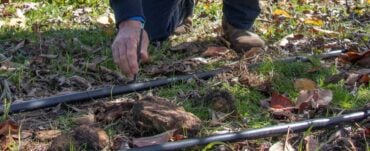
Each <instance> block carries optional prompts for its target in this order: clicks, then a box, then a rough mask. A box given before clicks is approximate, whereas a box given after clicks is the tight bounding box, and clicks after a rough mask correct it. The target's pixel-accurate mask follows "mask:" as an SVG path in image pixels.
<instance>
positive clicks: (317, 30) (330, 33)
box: [312, 26, 340, 35]
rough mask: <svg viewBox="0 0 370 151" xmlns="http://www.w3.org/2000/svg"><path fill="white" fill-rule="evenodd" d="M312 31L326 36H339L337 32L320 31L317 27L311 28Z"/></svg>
mask: <svg viewBox="0 0 370 151" xmlns="http://www.w3.org/2000/svg"><path fill="white" fill-rule="evenodd" d="M312 29H313V31H315V32H319V33H324V34H328V35H338V34H340V33H339V32H336V31H331V30H325V29H321V28H319V27H317V26H314V27H312Z"/></svg>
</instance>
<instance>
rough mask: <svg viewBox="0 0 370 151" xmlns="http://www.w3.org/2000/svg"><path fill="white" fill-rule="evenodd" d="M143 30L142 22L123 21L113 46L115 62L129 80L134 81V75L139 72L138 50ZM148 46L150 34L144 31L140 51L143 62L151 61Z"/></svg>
mask: <svg viewBox="0 0 370 151" xmlns="http://www.w3.org/2000/svg"><path fill="white" fill-rule="evenodd" d="M141 28H142V27H141V22H140V21H133V20H128V21H123V22H122V23H120V25H119V32H118V34H117V36H116V38H115V40H114V42H113V44H112V55H113V60H114V62H115V63H116V64H117V65H118V67H119V68H120V69H121V71H122V72H123V73H124V74H125V75H126V76H127V77H128V78H129V79H133V77H134V75H135V74H137V73H138V72H139V64H138V62H137V61H138V59H137V57H138V56H137V49H138V44H139V40H140V30H141ZM148 45H149V38H148V34H147V33H146V32H145V30H144V31H143V37H142V43H141V50H140V54H141V60H142V61H143V62H147V61H148V60H149V55H148V51H147V49H148Z"/></svg>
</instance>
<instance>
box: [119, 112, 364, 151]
mask: <svg viewBox="0 0 370 151" xmlns="http://www.w3.org/2000/svg"><path fill="white" fill-rule="evenodd" d="M369 116H370V110H365V111H361V112H355V113H350V114H345V115H341V116H336V117H332V118H319V119H312V120H306V121H301V122H294V123H289V124H282V125H275V126H270V127H264V128H259V129H251V130H246V131H240V132H234V133H226V134H219V135H213V136H208V137H202V138H191V139H185V140H181V141H175V142H167V143H163V144H158V145H151V146H145V147H140V148H131V149H126V150H121V151H168V150H180V149H185V148H189V147H192V146H196V145H205V144H208V143H211V142H232V141H237V140H252V139H257V138H263V137H269V136H276V135H281V134H287V132H288V131H292V132H303V131H305V130H307V129H309V128H312V129H320V128H326V127H329V126H334V125H339V124H343V123H348V122H356V121H361V120H364V119H366V118H368V117H369Z"/></svg>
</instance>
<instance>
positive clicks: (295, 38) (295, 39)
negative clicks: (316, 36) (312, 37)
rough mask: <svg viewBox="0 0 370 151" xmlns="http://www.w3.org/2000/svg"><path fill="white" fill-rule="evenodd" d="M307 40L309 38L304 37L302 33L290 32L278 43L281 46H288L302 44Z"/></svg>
mask: <svg viewBox="0 0 370 151" xmlns="http://www.w3.org/2000/svg"><path fill="white" fill-rule="evenodd" d="M306 42H307V38H305V37H304V35H302V34H289V35H287V36H285V37H284V38H283V39H281V40H280V41H278V43H277V45H278V46H280V47H287V46H289V45H293V46H296V45H301V44H304V43H306Z"/></svg>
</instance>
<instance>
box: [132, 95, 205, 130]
mask: <svg viewBox="0 0 370 151" xmlns="http://www.w3.org/2000/svg"><path fill="white" fill-rule="evenodd" d="M132 110H133V116H134V119H135V121H138V123H139V124H138V125H140V126H142V127H146V129H147V128H148V129H154V130H156V131H166V130H172V129H176V130H181V131H182V130H187V131H189V132H193V133H194V132H197V131H198V130H199V129H200V126H201V125H200V124H201V120H200V119H199V118H198V117H197V116H195V115H194V114H192V113H190V112H186V111H185V110H184V108H183V107H180V106H177V105H175V104H173V103H171V102H169V101H168V100H166V99H164V98H160V97H144V98H143V99H141V100H139V101H138V102H137V103H135V105H134V106H133V108H132ZM148 126H149V127H148Z"/></svg>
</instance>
